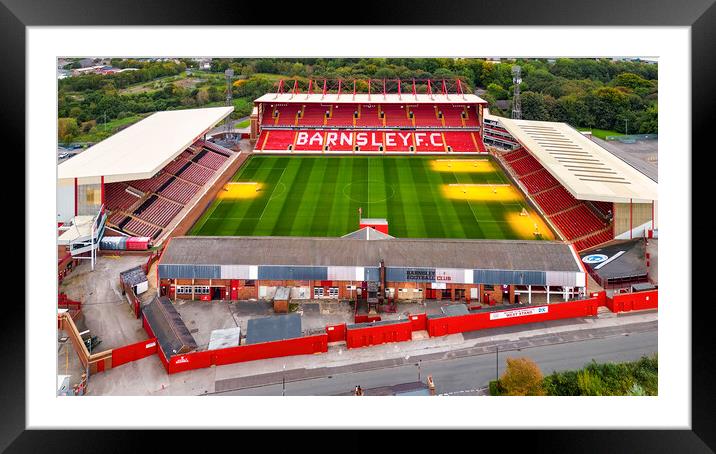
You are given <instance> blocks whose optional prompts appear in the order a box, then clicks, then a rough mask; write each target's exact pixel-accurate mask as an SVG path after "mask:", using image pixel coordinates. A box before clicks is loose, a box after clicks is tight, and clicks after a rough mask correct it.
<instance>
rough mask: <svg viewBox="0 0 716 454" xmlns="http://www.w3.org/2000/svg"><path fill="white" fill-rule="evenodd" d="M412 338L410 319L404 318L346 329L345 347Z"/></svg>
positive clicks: (402, 340)
mask: <svg viewBox="0 0 716 454" xmlns="http://www.w3.org/2000/svg"><path fill="white" fill-rule="evenodd" d="M412 338H413V324H412V322H411V320H405V321H404V322H401V323H391V324H389V325H377V326H366V327H364V328H354V329H349V330H346V347H348V348H358V347H366V346H369V345H379V344H385V343H387V342H404V341H409V340H412Z"/></svg>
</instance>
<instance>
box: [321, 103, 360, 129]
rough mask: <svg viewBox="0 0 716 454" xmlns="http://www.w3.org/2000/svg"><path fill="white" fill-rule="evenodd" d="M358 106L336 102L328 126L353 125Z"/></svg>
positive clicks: (327, 122)
mask: <svg viewBox="0 0 716 454" xmlns="http://www.w3.org/2000/svg"><path fill="white" fill-rule="evenodd" d="M357 109H358V108H357V107H356V105H355V104H336V105H334V106H333V111H332V114H331V118H329V119H328V120H326V126H353V114H354V113H355V112H356V110H357Z"/></svg>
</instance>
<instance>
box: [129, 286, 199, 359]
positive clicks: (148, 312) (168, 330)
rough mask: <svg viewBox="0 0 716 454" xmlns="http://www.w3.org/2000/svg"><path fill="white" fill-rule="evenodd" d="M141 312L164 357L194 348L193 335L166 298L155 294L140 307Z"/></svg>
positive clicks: (195, 346)
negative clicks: (147, 302)
mask: <svg viewBox="0 0 716 454" xmlns="http://www.w3.org/2000/svg"><path fill="white" fill-rule="evenodd" d="M142 313H143V314H144V316H145V317H146V318H147V321H148V322H149V326H150V327H151V328H152V332H153V333H154V335H155V336H156V337H157V342H159V348H161V349H162V351H163V352H164V357H165V358H167V359H169V358H170V357H172V356H174V355H176V354H181V353H188V352H190V351H192V350H196V348H197V345H196V341H195V340H194V336H192V335H191V333H190V332H189V329H188V328H187V327H186V325H185V324H184V320H182V318H181V315H179V312H177V310H176V308H175V307H174V304H172V302H171V301H170V300H169V299H168V298H166V297H158V296H155V297H154V299H153V300H152V301H151V302H150V303H149V304H147V305H146V306H143V307H142Z"/></svg>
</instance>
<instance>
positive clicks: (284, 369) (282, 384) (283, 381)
mask: <svg viewBox="0 0 716 454" xmlns="http://www.w3.org/2000/svg"><path fill="white" fill-rule="evenodd" d="M281 395H282V396H284V397H285V396H286V365H285V364H284V365H283V377H282V378H281Z"/></svg>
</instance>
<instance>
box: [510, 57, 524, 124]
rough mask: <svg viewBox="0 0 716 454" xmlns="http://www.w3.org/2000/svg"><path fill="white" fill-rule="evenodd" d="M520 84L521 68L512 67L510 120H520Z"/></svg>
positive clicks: (517, 66)
mask: <svg viewBox="0 0 716 454" xmlns="http://www.w3.org/2000/svg"><path fill="white" fill-rule="evenodd" d="M521 83H522V68H520V66H519V65H514V66H513V67H512V84H513V86H514V90H515V91H514V94H513V96H512V118H514V119H515V120H521V119H522V100H521V99H520V84H521Z"/></svg>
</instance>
